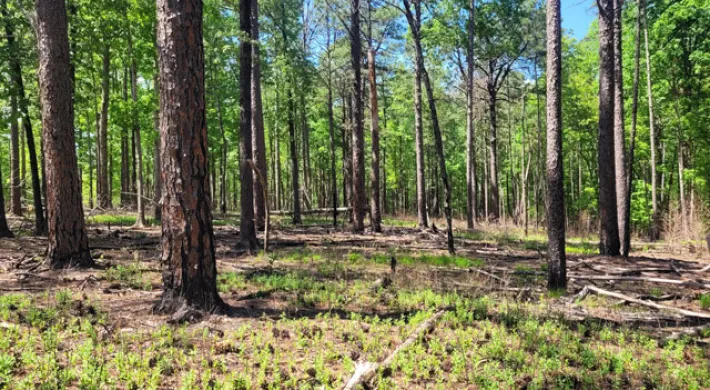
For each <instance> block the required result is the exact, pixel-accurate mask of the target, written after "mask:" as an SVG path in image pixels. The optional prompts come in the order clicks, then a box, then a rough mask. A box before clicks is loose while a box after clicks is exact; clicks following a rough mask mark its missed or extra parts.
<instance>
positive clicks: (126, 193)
mask: <svg viewBox="0 0 710 390" xmlns="http://www.w3.org/2000/svg"><path fill="white" fill-rule="evenodd" d="M129 78H130V77H129V76H128V69H124V72H123V101H124V103H125V104H128V79H129ZM131 88H132V87H131ZM129 156H130V152H129V150H128V127H127V125H124V126H123V127H122V128H121V206H122V207H128V206H129V204H130V199H131V196H130V192H131V170H130V168H129V165H128V164H129V161H128V160H129Z"/></svg>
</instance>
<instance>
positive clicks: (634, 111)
mask: <svg viewBox="0 0 710 390" xmlns="http://www.w3.org/2000/svg"><path fill="white" fill-rule="evenodd" d="M641 1H643V0H639V11H638V15H637V16H636V38H635V41H634V78H633V87H632V89H631V142H630V145H629V166H628V170H627V172H626V183H625V187H626V195H627V196H626V214H625V216H624V217H625V218H624V219H625V221H624V223H625V226H626V231H625V232H624V233H625V234H624V235H623V237H622V238H623V240H624V242H623V244H622V250H623V252H622V253H623V255H624V256H625V257H628V256H629V251H630V250H631V191H632V190H633V188H632V184H633V173H634V152H635V148H636V124H637V123H636V122H637V120H638V106H639V104H638V103H639V68H640V62H641V4H640V3H641Z"/></svg>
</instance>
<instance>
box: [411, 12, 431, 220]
mask: <svg viewBox="0 0 710 390" xmlns="http://www.w3.org/2000/svg"><path fill="white" fill-rule="evenodd" d="M408 5H409V4H406V6H408ZM414 6H415V7H418V6H419V2H415V4H414ZM419 13H420V12H416V15H419ZM412 23H413V24H415V25H418V24H420V23H421V21H420V20H413V21H412ZM410 28H411V26H410ZM417 28H418V26H417ZM412 30H414V29H412ZM419 55H420V54H419V52H418V51H415V53H414V56H415V58H414V144H415V153H416V165H417V167H416V168H417V225H418V226H419V228H420V229H423V228H426V227H428V226H429V218H428V215H427V196H426V178H425V167H424V126H423V124H422V121H423V119H422V68H421V64H422V63H424V60H423V59H422V61H420V60H419V58H418V57H419Z"/></svg>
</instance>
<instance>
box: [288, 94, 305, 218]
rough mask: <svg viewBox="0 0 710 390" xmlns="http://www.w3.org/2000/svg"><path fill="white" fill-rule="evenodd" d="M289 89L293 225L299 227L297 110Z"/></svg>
mask: <svg viewBox="0 0 710 390" xmlns="http://www.w3.org/2000/svg"><path fill="white" fill-rule="evenodd" d="M286 88H287V89H288V97H287V99H288V138H289V151H290V154H291V155H290V157H291V191H292V193H293V194H292V195H293V224H294V225H298V224H301V223H302V220H301V203H300V194H299V192H300V189H299V185H298V148H297V147H296V120H295V116H296V113H295V111H296V108H295V104H294V101H293V90H292V89H291V88H292V87H291V86H288V87H286Z"/></svg>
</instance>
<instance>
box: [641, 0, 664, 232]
mask: <svg viewBox="0 0 710 390" xmlns="http://www.w3.org/2000/svg"><path fill="white" fill-rule="evenodd" d="M639 8H640V10H639V12H642V13H643V39H644V49H645V52H646V97H647V98H648V128H649V138H650V140H649V141H650V147H651V208H652V210H653V214H652V216H651V239H652V240H657V239H658V238H659V236H660V229H659V223H660V218H659V215H658V184H657V181H658V180H657V179H658V174H657V172H656V121H655V117H654V113H653V89H652V88H651V54H650V52H649V48H648V17H647V15H646V0H639Z"/></svg>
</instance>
